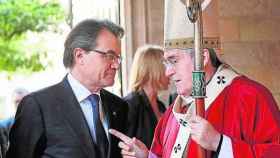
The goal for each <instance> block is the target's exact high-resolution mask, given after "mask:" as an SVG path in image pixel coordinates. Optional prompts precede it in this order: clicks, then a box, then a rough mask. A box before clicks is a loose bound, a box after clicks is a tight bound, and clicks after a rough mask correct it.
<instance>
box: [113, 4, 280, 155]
mask: <svg viewBox="0 0 280 158" xmlns="http://www.w3.org/2000/svg"><path fill="white" fill-rule="evenodd" d="M165 2H166V7H165V9H166V14H165V54H164V58H165V62H164V63H165V65H166V75H167V76H169V77H171V78H172V79H173V80H174V82H175V86H176V88H177V92H178V94H179V95H178V97H177V98H176V100H175V102H174V104H173V105H172V106H170V108H169V109H168V110H167V111H166V112H165V114H164V116H163V117H162V118H161V119H160V121H159V123H158V125H157V127H156V130H155V134H154V139H153V143H152V146H151V148H150V150H149V151H148V149H147V148H146V147H145V146H144V145H143V143H141V142H140V141H139V140H137V139H136V138H133V139H131V138H129V137H126V136H125V135H123V134H121V133H119V132H117V131H114V130H111V133H112V134H114V135H116V136H117V137H119V138H120V139H121V140H122V142H120V143H119V146H120V147H121V148H122V154H123V156H124V157H137V158H146V157H150V158H160V157H163V158H169V157H172V158H177V157H178V158H182V157H183V158H197V157H198V155H197V153H198V152H197V147H198V145H200V146H201V147H203V148H204V149H206V150H207V158H213V157H218V158H276V157H279V155H280V112H279V109H278V107H277V104H276V102H275V100H274V98H273V97H272V94H271V93H270V92H269V90H268V89H267V88H265V87H264V86H263V85H261V84H259V83H257V82H255V81H253V80H251V79H249V78H247V77H246V76H244V75H241V74H239V73H238V72H236V71H235V70H233V69H232V68H231V67H230V66H229V65H227V64H225V63H222V62H221V61H220V60H219V58H218V57H217V55H216V52H218V51H219V43H220V42H219V39H218V38H216V37H217V34H215V32H217V31H215V29H216V27H213V26H214V25H213V23H214V21H215V20H213V17H215V14H214V13H215V11H213V10H214V9H215V8H216V9H217V0H212V1H211V2H210V3H209V4H207V5H209V6H205V5H203V4H202V7H204V8H203V13H204V14H205V16H203V17H204V18H206V19H203V20H205V21H206V22H205V23H203V24H204V27H206V28H208V30H206V31H205V32H204V35H205V36H206V38H205V37H204V38H205V39H204V43H206V44H205V45H204V48H206V49H204V51H203V56H204V61H203V63H204V71H205V77H206V82H207V85H206V95H207V98H205V110H206V113H205V114H206V116H205V118H201V117H199V116H197V115H196V114H195V105H194V101H193V99H192V98H191V97H189V96H190V95H191V91H192V71H193V67H194V66H193V65H194V62H193V56H194V51H193V49H191V48H192V47H193V46H191V45H188V44H189V43H192V42H191V39H190V38H187V37H190V36H192V34H193V30H192V29H193V26H192V25H191V24H190V23H187V22H186V20H185V19H186V18H187V17H186V13H185V10H186V9H185V6H184V4H183V3H182V2H181V1H180V0H166V1H165ZM206 2H209V1H205V3H206ZM206 13H207V14H206ZM207 15H208V17H207ZM209 15H211V17H209ZM207 18H212V19H211V20H209V19H207ZM174 20H175V21H176V23H174ZM184 20H185V21H184ZM177 22H178V23H177ZM209 22H211V23H209ZM186 23H187V24H186ZM211 29H212V30H211ZM213 30H214V31H213Z"/></svg>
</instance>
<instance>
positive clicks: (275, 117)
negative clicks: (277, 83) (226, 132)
mask: <svg viewBox="0 0 280 158" xmlns="http://www.w3.org/2000/svg"><path fill="white" fill-rule="evenodd" d="M238 102H239V103H238ZM240 103H241V104H240ZM235 104H236V105H239V108H240V109H241V110H240V113H241V114H240V116H241V118H240V122H239V123H240V130H241V136H240V138H231V141H232V149H233V155H234V158H244V157H246V158H275V157H277V156H279V155H280V118H279V117H280V113H279V110H278V107H277V104H276V102H275V100H274V98H273V97H272V95H271V94H270V92H269V91H267V90H263V91H258V92H257V93H250V92H247V93H245V94H243V96H240V99H239V100H237V101H236V102H235Z"/></svg>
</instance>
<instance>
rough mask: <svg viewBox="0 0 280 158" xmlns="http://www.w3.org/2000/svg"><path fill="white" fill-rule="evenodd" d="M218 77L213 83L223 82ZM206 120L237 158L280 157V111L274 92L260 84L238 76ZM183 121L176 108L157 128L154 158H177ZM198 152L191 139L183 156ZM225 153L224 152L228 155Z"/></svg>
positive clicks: (214, 103)
mask: <svg viewBox="0 0 280 158" xmlns="http://www.w3.org/2000/svg"><path fill="white" fill-rule="evenodd" d="M214 77H217V79H218V80H217V81H215V78H212V80H211V82H219V81H220V82H223V81H222V80H221V79H224V77H223V76H220V75H218V76H217V75H216V76H214ZM225 79H226V78H225ZM206 92H207V91H206ZM177 99H178V98H177ZM175 103H176V101H175ZM206 119H207V120H208V121H209V122H210V123H211V124H212V125H213V126H214V127H215V129H216V130H217V131H218V132H220V133H221V134H223V135H224V136H226V137H228V138H229V140H230V141H231V145H230V149H231V153H232V155H233V157H234V158H276V157H280V112H279V110H278V107H277V104H276V102H275V100H274V98H273V97H272V95H271V93H270V92H269V91H268V90H267V89H266V88H265V87H264V86H262V85H260V84H259V83H257V82H255V81H252V80H250V79H248V78H247V77H245V76H235V77H234V78H233V79H232V81H231V82H230V84H229V85H227V86H225V87H224V88H222V90H221V91H220V92H218V95H216V96H215V97H214V99H213V100H212V101H211V103H210V104H209V106H208V108H207V110H206ZM179 122H180V121H178V119H176V118H175V114H174V105H173V106H171V107H170V108H169V109H168V110H167V111H166V113H165V114H164V116H163V117H162V118H161V120H160V121H159V123H158V125H157V127H156V130H155V134H154V140H153V144H152V146H151V149H150V154H149V157H150V158H159V157H163V158H169V157H173V156H171V155H172V152H174V150H175V148H176V147H175V146H176V145H175V142H176V140H177V139H178V138H177V135H178V132H179V128H180V123H179ZM186 141H187V140H186ZM227 145H228V144H227ZM196 149H197V145H196V143H195V142H194V141H193V140H192V139H191V138H190V137H189V139H188V141H187V145H186V148H184V149H183V150H184V156H183V157H186V158H197V151H196ZM177 150H178V148H177ZM222 150H223V149H221V151H220V153H221V152H226V151H222ZM208 152H209V151H208ZM210 154H211V156H210V155H209V153H208V156H207V157H208V158H209V157H214V156H213V152H212V153H210ZM219 157H220V156H219ZM225 158H227V156H226V157H225Z"/></svg>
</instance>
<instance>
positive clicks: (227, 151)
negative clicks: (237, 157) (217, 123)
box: [218, 135, 234, 158]
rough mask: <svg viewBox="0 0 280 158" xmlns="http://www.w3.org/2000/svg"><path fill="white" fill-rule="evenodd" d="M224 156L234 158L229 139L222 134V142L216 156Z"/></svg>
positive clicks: (221, 157) (220, 157) (222, 157)
mask: <svg viewBox="0 0 280 158" xmlns="http://www.w3.org/2000/svg"><path fill="white" fill-rule="evenodd" d="M225 157H226V158H234V157H233V152H232V143H231V139H230V138H229V137H228V136H226V135H223V142H222V146H221V150H220V153H219V156H218V158H225Z"/></svg>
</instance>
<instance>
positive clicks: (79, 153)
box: [7, 78, 128, 158]
mask: <svg viewBox="0 0 280 158" xmlns="http://www.w3.org/2000/svg"><path fill="white" fill-rule="evenodd" d="M100 96H101V100H102V105H103V106H104V107H103V108H104V109H105V111H107V112H106V113H107V114H108V120H109V128H114V129H117V130H120V131H122V132H125V131H126V123H125V122H126V121H127V110H128V107H127V103H126V102H124V101H123V100H122V99H120V98H119V97H117V96H116V95H113V94H111V93H110V92H108V91H106V90H101V92H100ZM118 141H119V140H117V139H116V138H115V137H113V136H111V135H110V136H109V144H110V145H109V153H108V158H109V157H114V158H120V157H121V154H120V149H119V148H118V146H117V144H118ZM96 151H97V145H96V144H94V142H93V140H92V137H91V134H90V130H89V127H88V124H87V122H86V119H85V117H84V114H83V112H82V110H81V108H80V105H79V103H78V101H77V99H76V97H75V96H74V93H73V91H72V89H71V87H70V85H69V83H68V81H67V79H66V78H64V80H63V81H62V82H61V83H59V84H57V85H54V86H51V87H49V88H46V89H43V90H40V91H38V92H35V93H32V94H30V95H28V96H26V97H25V98H24V99H23V100H22V102H21V105H20V106H19V109H18V111H17V114H16V121H15V124H14V126H13V127H12V129H11V133H10V148H9V150H8V152H7V158H101V157H100V156H99V155H98V154H97V152H96Z"/></svg>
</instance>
